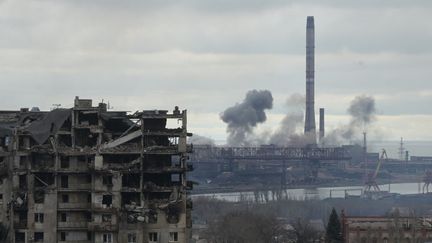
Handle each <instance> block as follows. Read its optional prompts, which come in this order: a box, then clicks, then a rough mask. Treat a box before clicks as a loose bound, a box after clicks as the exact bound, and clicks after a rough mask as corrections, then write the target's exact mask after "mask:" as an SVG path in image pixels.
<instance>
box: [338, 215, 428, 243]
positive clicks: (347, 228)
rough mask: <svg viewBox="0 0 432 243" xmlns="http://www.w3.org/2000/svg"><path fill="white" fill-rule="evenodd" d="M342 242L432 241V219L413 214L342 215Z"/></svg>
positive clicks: (390, 242)
mask: <svg viewBox="0 0 432 243" xmlns="http://www.w3.org/2000/svg"><path fill="white" fill-rule="evenodd" d="M342 228H343V237H344V242H347V243H351V242H355V243H357V242H360V243H363V242H365V243H366V242H372V243H392V242H406V243H408V242H410V243H417V242H419V243H423V242H431V241H432V219H431V218H429V217H428V218H425V217H416V216H414V215H409V216H408V215H399V214H391V215H388V216H346V215H342Z"/></svg>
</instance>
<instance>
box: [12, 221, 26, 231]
mask: <svg viewBox="0 0 432 243" xmlns="http://www.w3.org/2000/svg"><path fill="white" fill-rule="evenodd" d="M14 228H15V229H26V228H27V221H19V222H14Z"/></svg>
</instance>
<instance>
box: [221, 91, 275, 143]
mask: <svg viewBox="0 0 432 243" xmlns="http://www.w3.org/2000/svg"><path fill="white" fill-rule="evenodd" d="M272 107H273V96H272V94H271V92H270V91H268V90H251V91H248V92H247V94H246V98H245V99H244V100H243V102H242V103H237V104H235V105H234V106H232V107H229V108H228V109H226V110H225V111H224V112H223V113H222V114H221V115H220V117H221V119H222V120H223V121H224V122H225V123H227V125H228V127H227V132H228V140H227V142H228V144H229V145H231V146H244V145H249V143H248V141H247V137H248V136H249V135H251V134H252V133H253V129H254V128H255V127H256V126H257V125H258V124H259V123H263V122H265V121H266V120H267V116H266V113H265V110H266V109H271V108H272Z"/></svg>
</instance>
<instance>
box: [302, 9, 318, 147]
mask: <svg viewBox="0 0 432 243" xmlns="http://www.w3.org/2000/svg"><path fill="white" fill-rule="evenodd" d="M304 132H305V135H308V137H311V138H312V140H311V142H312V143H313V144H316V130H315V26H314V17H313V16H308V17H307V24H306V117H305V130H304Z"/></svg>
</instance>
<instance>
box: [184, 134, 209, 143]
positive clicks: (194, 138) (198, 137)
mask: <svg viewBox="0 0 432 243" xmlns="http://www.w3.org/2000/svg"><path fill="white" fill-rule="evenodd" d="M188 143H191V144H196V145H215V141H214V140H213V139H211V138H209V137H205V136H201V135H198V134H194V135H193V136H192V137H189V138H188Z"/></svg>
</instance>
